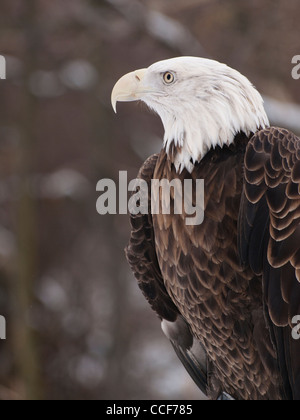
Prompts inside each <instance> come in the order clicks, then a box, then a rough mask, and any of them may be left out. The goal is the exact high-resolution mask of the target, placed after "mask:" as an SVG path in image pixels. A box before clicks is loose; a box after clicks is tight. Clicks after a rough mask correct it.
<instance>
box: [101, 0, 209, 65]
mask: <svg viewBox="0 0 300 420" xmlns="http://www.w3.org/2000/svg"><path fill="white" fill-rule="evenodd" d="M106 2H107V3H108V4H110V5H111V6H113V7H114V8H115V9H116V10H117V11H118V12H119V13H121V14H122V15H123V16H124V17H125V18H126V20H127V21H128V22H130V23H131V24H132V25H133V26H135V27H136V28H137V29H139V30H141V29H143V30H145V32H146V33H148V34H149V35H150V36H152V37H153V38H154V39H156V40H158V41H160V42H162V43H163V44H165V45H166V46H167V47H169V48H172V49H173V50H174V51H177V52H178V53H180V54H182V55H196V56H202V57H207V53H206V51H205V50H204V48H203V47H202V45H201V44H200V42H199V41H198V40H197V39H196V38H195V37H194V36H193V35H192V33H191V32H190V31H189V30H188V29H187V28H186V27H185V26H184V25H182V24H181V23H180V22H178V21H176V20H175V19H172V18H170V17H169V16H166V15H164V14H163V13H161V12H158V11H155V10H152V9H150V8H148V7H147V6H145V5H143V4H142V3H140V2H138V1H137V0H106Z"/></svg>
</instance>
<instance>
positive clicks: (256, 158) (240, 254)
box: [127, 128, 300, 400]
mask: <svg viewBox="0 0 300 420" xmlns="http://www.w3.org/2000/svg"><path fill="white" fill-rule="evenodd" d="M299 143H300V141H299V139H297V138H296V137H295V136H293V135H292V134H290V133H289V132H286V131H282V130H278V129H274V128H272V129H269V130H264V131H261V132H259V133H257V134H256V135H255V136H254V137H253V138H252V139H251V140H250V141H249V138H247V137H246V136H245V135H243V134H240V135H238V136H237V137H236V140H235V143H234V144H233V145H231V146H230V147H227V146H225V147H224V148H223V149H221V148H217V149H215V150H211V151H210V152H209V153H208V154H207V155H206V156H205V157H204V159H202V161H201V162H199V163H198V164H196V165H195V169H194V171H193V172H192V174H189V173H188V172H187V171H183V172H182V173H181V174H180V175H179V174H177V173H176V171H175V168H174V165H173V163H172V158H170V156H167V155H166V153H165V151H162V152H161V153H160V155H159V156H153V157H152V158H150V159H149V160H148V161H147V162H146V163H145V164H144V165H143V167H142V169H141V171H140V174H139V177H140V178H143V179H145V180H146V181H147V182H148V183H150V181H151V179H152V178H154V179H160V180H161V179H168V180H170V181H171V180H173V179H176V178H179V179H180V180H182V181H183V180H184V179H187V178H192V179H194V180H196V179H204V182H205V218H204V222H203V223H202V224H201V225H199V226H187V225H186V223H185V221H186V215H185V214H182V215H177V214H171V215H163V214H158V215H153V216H151V215H147V216H145V215H136V216H132V217H131V222H132V235H131V239H130V243H129V246H128V248H127V257H128V260H129V263H130V265H131V268H132V270H133V272H134V274H135V276H136V278H137V279H138V282H139V285H140V287H141V289H142V291H143V293H144V295H145V296H146V298H147V299H148V301H149V302H150V304H151V306H152V308H153V309H154V310H155V311H156V313H157V314H158V315H159V316H160V318H161V319H165V320H168V321H175V320H176V319H177V318H178V317H179V316H181V317H183V319H184V320H185V321H186V323H187V325H188V328H189V329H190V332H191V334H192V336H193V337H194V339H197V340H199V342H200V343H201V345H202V346H203V348H204V349H205V351H206V354H207V377H206V389H205V391H206V393H207V394H208V395H209V396H210V397H211V398H217V397H218V396H219V394H220V393H222V392H227V393H228V394H230V395H231V396H232V397H234V398H235V399H243V400H247V399H254V400H256V399H286V398H300V396H299V392H300V390H299V388H300V384H299V380H300V341H296V340H293V339H292V337H291V319H292V317H293V316H294V315H298V314H300V283H299V280H300V278H299V276H300V271H299V270H300V262H299V261H300V258H299V253H300V251H299V249H300V236H299V234H300V224H299V220H300V214H299V213H300V199H299V193H300V163H299V162H300V144H299ZM244 178H245V181H244ZM244 184H245V185H244ZM149 200H150V197H149ZM171 213H172V212H171ZM241 259H242V262H241ZM297 311H298V312H297ZM184 353H185V354H187V352H186V351H184ZM183 358H184V356H183ZM183 363H184V360H183ZM192 376H193V375H192ZM201 383H202V381H201Z"/></svg>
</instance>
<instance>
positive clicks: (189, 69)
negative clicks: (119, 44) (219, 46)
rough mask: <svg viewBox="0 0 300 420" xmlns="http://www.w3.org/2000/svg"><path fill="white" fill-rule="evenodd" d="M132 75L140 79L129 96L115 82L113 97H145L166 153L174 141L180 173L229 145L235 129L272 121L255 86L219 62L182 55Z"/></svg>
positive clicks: (253, 127) (262, 125)
mask: <svg viewBox="0 0 300 420" xmlns="http://www.w3.org/2000/svg"><path fill="white" fill-rule="evenodd" d="M130 75H131V77H133V76H135V84H137V85H136V86H135V89H134V92H131V96H130V97H129V96H128V95H127V97H126V98H125V96H124V92H123V99H122V98H121V95H119V96H118V97H117V95H116V91H115V89H116V87H117V85H116V87H115V89H114V92H113V95H115V96H114V101H115V102H116V101H117V100H142V101H144V102H145V103H146V104H147V105H148V106H149V108H151V109H153V110H154V111H155V112H156V113H157V114H158V115H159V116H160V117H161V120H162V122H163V125H164V128H165V137H164V147H165V149H166V151H167V152H169V150H170V149H171V147H172V144H174V146H175V147H176V149H177V155H176V157H175V166H176V169H177V171H178V172H181V171H182V170H183V169H184V168H186V169H187V170H188V171H192V170H193V167H194V163H195V162H197V161H200V160H201V159H202V158H203V157H204V155H205V154H206V153H207V152H208V151H209V150H210V149H211V148H215V147H216V146H221V147H222V146H224V145H229V144H231V143H232V142H233V141H234V138H235V136H236V134H237V133H239V132H244V133H245V134H246V135H250V133H252V132H253V133H254V132H256V131H257V130H258V129H260V128H265V127H266V126H268V125H269V121H268V117H267V115H266V112H265V110H264V106H263V100H262V97H261V95H260V94H259V93H258V91H257V90H256V89H255V88H254V86H253V85H252V84H251V83H250V82H249V80H248V79H247V78H246V77H245V76H243V75H242V74H240V73H239V72H238V71H236V70H234V69H232V68H230V67H228V66H226V65H225V64H221V63H219V62H217V61H214V60H208V59H203V58H196V57H180V58H174V59H170V60H165V61H161V62H158V63H156V64H153V65H152V66H150V67H149V68H148V69H144V70H142V71H141V70H139V71H138V72H133V73H131V74H130ZM126 78H128V75H127V76H126ZM122 79H123V78H122ZM122 79H121V80H122ZM118 83H119V82H118ZM123 84H124V82H123ZM122 87H123V85H122ZM131 87H132V86H131ZM119 93H120V92H119Z"/></svg>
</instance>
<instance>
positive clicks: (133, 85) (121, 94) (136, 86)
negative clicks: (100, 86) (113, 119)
mask: <svg viewBox="0 0 300 420" xmlns="http://www.w3.org/2000/svg"><path fill="white" fill-rule="evenodd" d="M146 71H147V69H141V70H136V71H133V72H132V73H128V74H126V75H125V76H123V77H122V78H121V79H120V80H119V81H118V82H117V83H116V84H115V87H114V88H113V91H112V94H111V104H112V107H113V109H114V111H115V112H117V102H132V101H138V100H140V99H141V96H142V94H143V93H146V89H145V86H144V84H143V79H144V76H145V73H146Z"/></svg>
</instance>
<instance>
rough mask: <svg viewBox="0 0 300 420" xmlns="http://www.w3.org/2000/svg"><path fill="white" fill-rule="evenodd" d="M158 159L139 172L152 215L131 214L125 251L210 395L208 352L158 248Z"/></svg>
mask: <svg viewBox="0 0 300 420" xmlns="http://www.w3.org/2000/svg"><path fill="white" fill-rule="evenodd" d="M157 160H158V155H153V156H151V157H150V158H149V159H147V160H146V162H145V163H144V164H143V166H142V168H141V169H140V172H139V174H138V179H142V180H144V181H146V182H147V185H148V193H149V195H148V203H149V208H148V214H137V215H134V214H132V215H131V217H130V220H131V227H132V230H131V237H130V241H129V244H128V246H127V248H126V250H125V253H126V257H127V260H128V262H129V265H130V267H131V269H132V271H133V273H134V275H135V277H136V279H137V281H138V285H139V287H140V289H141V290H142V292H143V294H144V296H145V297H146V299H147V300H148V302H149V303H150V305H151V307H152V309H153V310H154V311H155V312H156V313H157V315H158V316H159V318H160V319H161V321H162V330H163V331H164V333H165V335H166V336H167V337H168V338H169V340H170V341H171V343H172V346H173V348H174V350H175V352H176V354H177V356H178V357H179V359H180V360H181V362H182V364H183V365H184V367H185V368H186V370H187V371H188V373H189V374H190V376H191V377H192V379H193V380H194V381H195V382H196V384H197V385H198V387H199V388H200V389H201V391H202V392H203V393H204V394H205V395H206V392H207V360H206V353H205V351H204V349H203V347H202V345H201V344H200V342H199V341H198V340H197V339H195V338H194V337H193V335H192V333H191V331H190V328H189V326H188V324H187V323H186V321H185V320H184V319H183V317H182V316H181V315H180V313H179V311H178V309H177V308H176V306H175V305H174V303H173V301H172V300H171V298H170V296H169V295H168V292H167V290H166V288H165V285H164V280H163V277H162V274H161V270H160V267H159V264H158V259H157V254H156V250H155V240H154V230H153V222H152V216H151V188H150V187H151V180H152V178H153V175H154V170H155V167H156V163H157Z"/></svg>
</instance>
